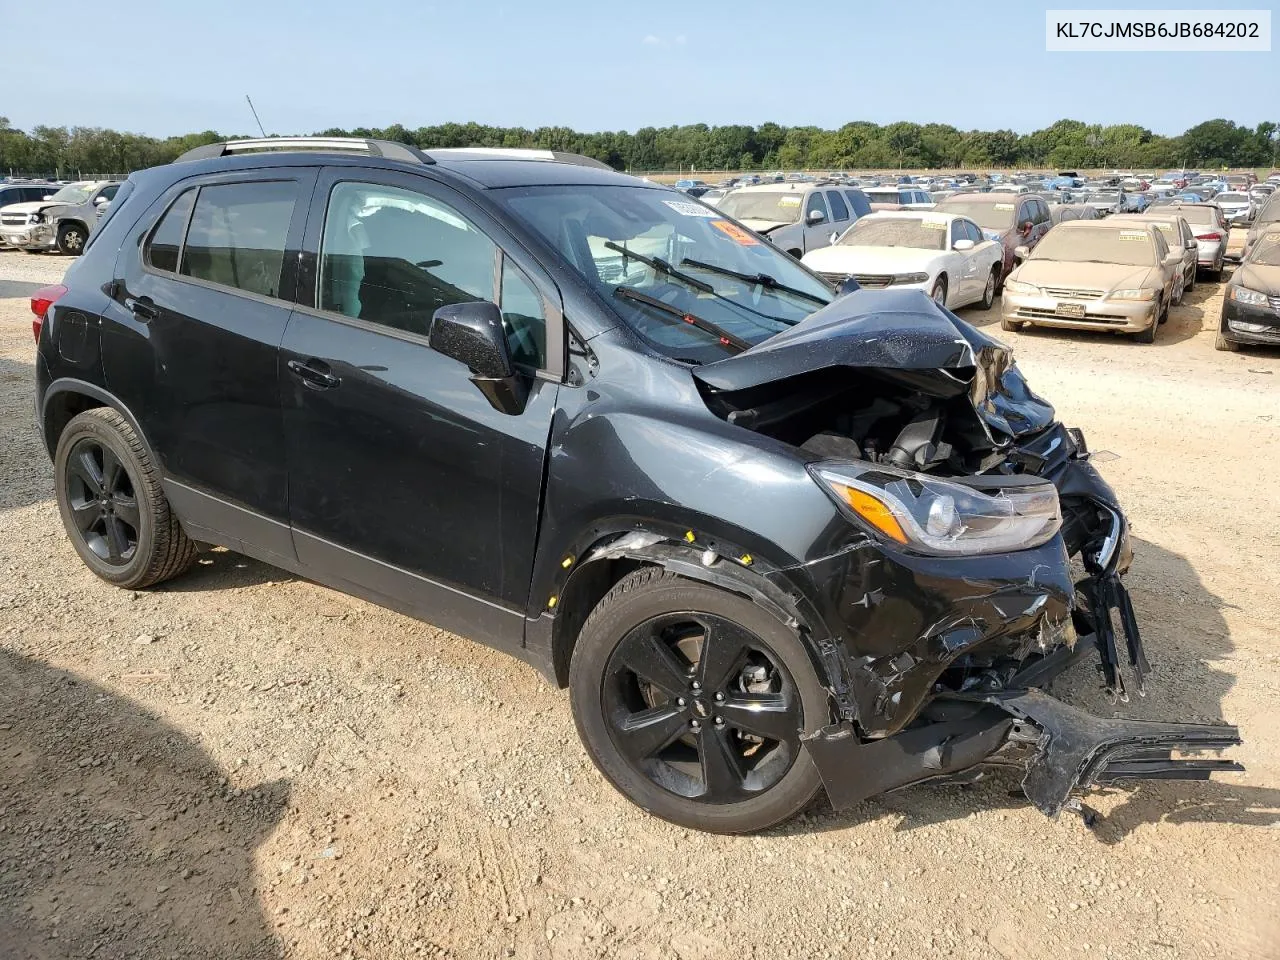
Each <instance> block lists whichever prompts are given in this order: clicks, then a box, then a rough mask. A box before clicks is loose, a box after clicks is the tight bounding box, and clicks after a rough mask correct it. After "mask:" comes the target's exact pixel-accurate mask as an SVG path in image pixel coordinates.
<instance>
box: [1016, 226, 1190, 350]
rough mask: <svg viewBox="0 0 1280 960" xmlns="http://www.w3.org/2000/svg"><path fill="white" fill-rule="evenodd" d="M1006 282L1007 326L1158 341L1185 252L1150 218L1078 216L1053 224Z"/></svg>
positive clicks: (1022, 251)
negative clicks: (1106, 333)
mask: <svg viewBox="0 0 1280 960" xmlns="http://www.w3.org/2000/svg"><path fill="white" fill-rule="evenodd" d="M1015 255H1016V256H1018V258H1019V259H1020V260H1021V261H1022V262H1021V263H1020V265H1019V266H1018V267H1017V269H1015V270H1014V271H1013V273H1012V274H1010V275H1009V278H1008V279H1007V280H1006V281H1005V285H1004V295H1003V297H1002V298H1001V301H1000V326H1001V328H1003V329H1005V330H1017V329H1018V328H1019V327H1021V326H1023V325H1024V324H1031V325H1034V326H1045V327H1062V328H1064V329H1072V328H1074V329H1080V330H1110V331H1113V332H1115V333H1132V334H1136V335H1137V340H1138V341H1139V342H1140V343H1154V342H1155V338H1156V326H1157V325H1158V324H1160V323H1163V322H1164V321H1165V320H1166V319H1168V316H1169V304H1170V303H1171V302H1172V300H1173V293H1174V287H1175V283H1176V281H1177V280H1178V279H1180V277H1181V273H1182V251H1178V252H1176V253H1175V252H1171V251H1170V250H1169V244H1168V243H1166V242H1165V239H1164V235H1163V234H1162V233H1161V232H1160V230H1159V229H1158V228H1157V227H1156V226H1154V225H1153V224H1151V223H1147V222H1124V221H1117V220H1110V219H1108V220H1096V221H1094V220H1073V221H1071V222H1070V223H1062V224H1059V225H1058V226H1056V227H1054V228H1053V229H1052V230H1050V231H1049V232H1048V233H1047V234H1045V236H1044V239H1043V240H1041V241H1040V243H1039V244H1038V245H1037V246H1036V248H1035V250H1034V251H1030V252H1029V251H1027V250H1026V249H1025V248H1023V247H1019V248H1018V249H1017V250H1016V251H1015Z"/></svg>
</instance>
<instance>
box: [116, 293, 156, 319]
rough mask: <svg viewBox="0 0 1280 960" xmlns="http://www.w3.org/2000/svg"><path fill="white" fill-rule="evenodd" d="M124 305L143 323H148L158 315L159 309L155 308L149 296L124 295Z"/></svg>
mask: <svg viewBox="0 0 1280 960" xmlns="http://www.w3.org/2000/svg"><path fill="white" fill-rule="evenodd" d="M124 305H125V306H126V307H127V308H128V309H129V312H130V313H132V314H133V315H134V316H135V317H137V318H138V319H139V320H141V321H142V322H143V323H150V322H151V321H152V320H154V319H155V318H156V317H158V316H160V311H159V310H157V309H156V304H155V301H154V300H152V299H151V298H150V297H125V298H124Z"/></svg>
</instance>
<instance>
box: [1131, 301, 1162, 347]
mask: <svg viewBox="0 0 1280 960" xmlns="http://www.w3.org/2000/svg"><path fill="white" fill-rule="evenodd" d="M1166 313H1167V309H1166V307H1165V306H1164V305H1163V304H1158V305H1157V306H1156V315H1155V316H1154V317H1152V318H1151V326H1149V327H1147V329H1145V330H1143V331H1142V332H1141V333H1137V334H1134V337H1133V339H1135V340H1137V341H1138V343H1155V342H1156V328H1157V327H1159V326H1160V324H1162V323H1164V320H1163V319H1162V318H1163V317H1164V316H1165V315H1166Z"/></svg>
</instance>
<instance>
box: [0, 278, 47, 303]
mask: <svg viewBox="0 0 1280 960" xmlns="http://www.w3.org/2000/svg"><path fill="white" fill-rule="evenodd" d="M46 286H48V284H46V283H30V282H29V281H26V280H0V300H5V299H10V298H12V299H15V300H18V299H23V298H25V297H29V296H31V295H32V294H33V293H35V292H36V291H37V290H39V289H40V288H41V287H46Z"/></svg>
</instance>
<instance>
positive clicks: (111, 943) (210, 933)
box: [0, 651, 289, 960]
mask: <svg viewBox="0 0 1280 960" xmlns="http://www.w3.org/2000/svg"><path fill="white" fill-rule="evenodd" d="M223 783H224V781H223V774H222V771H221V770H219V769H218V767H217V766H216V765H215V764H214V763H213V762H212V761H211V760H210V759H209V757H208V756H206V755H205V754H204V752H203V751H202V750H201V749H200V748H199V747H198V746H197V745H196V744H194V743H193V742H191V740H189V739H188V738H187V737H185V736H184V735H183V734H182V733H180V732H179V731H178V730H176V729H175V728H173V727H172V726H170V725H168V724H167V723H165V722H163V721H162V720H160V719H159V718H158V717H156V716H154V715H153V714H151V713H149V712H147V711H146V710H144V709H142V708H141V707H139V706H138V705H137V704H135V703H133V702H131V701H130V700H128V699H127V698H126V697H122V696H120V695H119V694H116V693H113V692H111V691H109V690H106V689H104V688H102V687H99V686H97V685H95V684H92V683H87V682H85V681H84V680H81V679H79V678H78V677H76V676H75V675H73V674H70V673H67V672H64V671H61V670H56V669H53V668H51V667H49V666H47V665H45V664H43V663H40V662H38V661H35V660H31V659H27V658H25V657H21V656H18V655H16V654H13V653H11V652H8V651H0V808H2V809H0V824H3V828H4V829H3V830H0V955H3V957H4V958H5V960H71V958H77V960H79V958H85V957H93V958H94V960H123V958H137V957H170V956H179V955H180V956H183V957H201V958H205V957H207V958H211V960H212V958H219V960H222V958H227V957H236V958H253V960H257V958H274V957H278V956H280V955H281V952H282V951H281V948H280V944H279V942H278V941H277V940H276V938H275V936H274V935H273V933H272V929H271V927H270V925H269V923H268V921H267V919H266V917H265V916H264V914H263V910H262V908H261V906H260V905H259V903H258V899H257V896H256V891H255V879H254V874H253V855H254V850H255V849H256V847H257V846H258V845H259V844H260V843H261V842H262V840H263V838H264V837H265V836H266V835H267V834H268V833H270V832H271V831H272V830H273V829H274V828H275V826H276V824H277V823H278V822H279V821H280V819H281V818H282V816H283V814H284V811H285V807H286V803H287V800H288V792H289V787H288V783H287V782H285V781H275V782H271V783H267V784H263V785H261V786H259V787H257V788H255V789H254V790H252V791H250V792H247V793H244V794H242V795H240V796H235V795H234V794H233V793H230V792H228V789H227V788H226V787H225V786H223Z"/></svg>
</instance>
